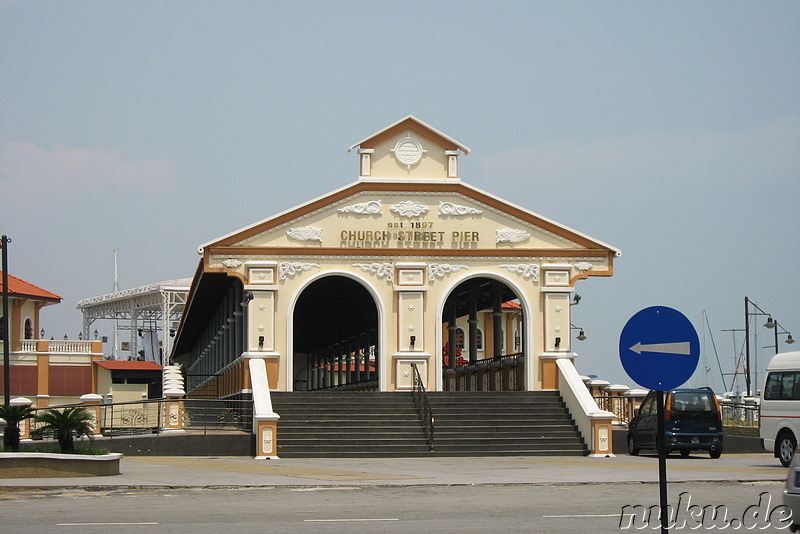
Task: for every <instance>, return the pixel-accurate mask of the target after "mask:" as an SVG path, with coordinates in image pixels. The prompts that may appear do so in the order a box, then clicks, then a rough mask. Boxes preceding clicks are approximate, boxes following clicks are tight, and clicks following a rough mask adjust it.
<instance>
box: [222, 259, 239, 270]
mask: <svg viewBox="0 0 800 534" xmlns="http://www.w3.org/2000/svg"><path fill="white" fill-rule="evenodd" d="M241 264H242V262H241V261H239V260H237V259H236V258H226V259H224V260H222V265H224V266H225V267H228V268H229V269H235V268H236V267H239V266H240V265H241Z"/></svg>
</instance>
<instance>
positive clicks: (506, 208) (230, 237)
mask: <svg viewBox="0 0 800 534" xmlns="http://www.w3.org/2000/svg"><path fill="white" fill-rule="evenodd" d="M365 191H386V192H419V193H425V192H433V193H437V192H441V193H456V194H460V195H462V196H463V197H464V198H469V199H472V200H475V201H477V202H480V203H483V204H486V205H490V206H494V207H495V208H497V209H499V210H501V211H503V212H505V213H507V214H509V215H511V216H513V217H516V218H518V219H520V220H522V221H524V222H527V223H529V224H532V225H534V226H538V227H540V228H542V229H544V230H546V231H548V232H552V233H554V234H556V235H559V236H562V237H564V238H566V239H569V240H571V241H573V242H575V243H577V244H578V245H579V246H582V247H585V248H586V249H594V250H604V251H605V252H609V253H611V254H612V256H615V257H619V256H621V255H622V252H621V251H620V250H619V249H618V248H616V247H614V246H612V245H609V244H607V243H604V242H602V241H599V240H597V239H595V238H593V237H590V236H588V235H586V234H583V233H581V232H579V231H577V230H575V229H573V228H570V227H568V226H565V225H563V224H561V223H558V222H556V221H553V220H552V219H548V218H547V217H544V216H543V215H539V214H537V213H534V212H532V211H530V210H528V209H526V208H523V207H521V206H517V205H516V204H513V203H511V202H509V201H507V200H503V199H501V198H499V197H497V196H495V195H492V194H491V193H487V192H485V191H482V190H481V189H478V188H477V187H474V186H472V185H469V184H467V183H466V182H463V181H462V182H457V183H456V182H454V183H442V184H428V183H425V184H416V183H393V182H370V183H366V182H355V183H352V184H350V185H347V186H344V187H342V188H340V189H337V190H334V191H332V192H330V193H328V194H326V195H323V196H321V197H317V198H316V199H314V200H311V201H308V202H306V203H304V204H300V205H299V206H295V207H294V208H291V209H289V210H286V211H283V212H281V213H279V214H277V215H273V216H272V217H269V218H267V219H263V220H261V221H258V222H256V223H254V224H251V225H249V226H246V227H244V228H240V229H239V230H236V231H234V232H232V233H229V234H227V235H224V236H222V237H219V238H217V239H215V240H213V241H209V242H207V243H204V244H202V245H200V247H199V248H198V252H199V253H200V254H204V253H205V252H206V251H207V250H208V249H209V248H216V247H226V246H235V245H236V244H237V243H238V242H240V241H241V240H243V239H247V238H248V237H251V236H253V235H256V234H259V233H261V232H264V231H266V230H268V229H269V228H273V227H276V226H278V225H281V224H284V223H286V222H289V221H291V220H294V219H297V218H299V217H302V216H304V215H308V214H310V213H312V212H314V211H317V210H320V209H322V208H324V207H326V206H329V205H331V204H332V203H335V202H338V201H340V200H342V199H346V198H349V197H352V196H354V195H357V194H359V193H363V192H365ZM401 250H403V251H404V255H408V254H414V253H417V254H418V253H421V252H424V253H425V254H426V255H437V254H438V255H448V254H451V251H448V250H438V249H401ZM224 252H225V253H233V251H224ZM262 252H263V251H262ZM290 252H291V253H297V250H293V251H290ZM316 253H318V254H322V253H329V254H348V255H352V254H359V253H364V254H374V250H373V249H333V250H324V249H316ZM515 253H517V254H519V253H521V252H520V250H515ZM522 253H524V251H523V252H522ZM539 253H541V251H539ZM491 254H496V252H494V251H491Z"/></svg>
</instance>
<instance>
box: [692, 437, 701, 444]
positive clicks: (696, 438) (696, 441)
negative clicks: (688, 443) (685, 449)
mask: <svg viewBox="0 0 800 534" xmlns="http://www.w3.org/2000/svg"><path fill="white" fill-rule="evenodd" d="M692 443H700V438H698V437H697V436H694V437H693V438H692Z"/></svg>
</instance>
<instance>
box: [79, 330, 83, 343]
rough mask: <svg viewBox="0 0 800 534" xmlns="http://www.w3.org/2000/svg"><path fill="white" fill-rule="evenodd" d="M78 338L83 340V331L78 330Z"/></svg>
mask: <svg viewBox="0 0 800 534" xmlns="http://www.w3.org/2000/svg"><path fill="white" fill-rule="evenodd" d="M78 339H79V340H80V341H83V332H78Z"/></svg>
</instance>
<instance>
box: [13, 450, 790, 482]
mask: <svg viewBox="0 0 800 534" xmlns="http://www.w3.org/2000/svg"><path fill="white" fill-rule="evenodd" d="M785 477H786V469H785V468H783V467H781V465H780V463H779V462H778V460H776V459H775V458H773V457H772V455H771V454H768V453H755V454H728V455H725V454H723V456H722V457H721V458H720V459H717V460H713V459H710V458H709V457H708V455H700V454H697V455H692V456H691V457H689V458H681V457H679V456H670V457H669V459H668V460H667V478H668V481H669V482H670V483H675V482H690V481H691V482H695V481H704V482H705V481H719V482H734V481H735V482H745V481H747V482H758V481H763V482H782V481H784V480H785ZM587 482H589V483H591V482H597V483H607V482H639V483H657V482H658V459H657V457H656V456H654V455H652V456H637V457H633V456H628V455H618V456H616V457H602V458H598V457H586V456H508V457H461V458H292V459H273V460H256V459H253V458H250V457H241V456H226V457H207V456H203V457H199V456H192V457H189V456H127V457H124V458H123V459H122V460H121V462H120V474H119V475H112V476H101V477H80V478H25V479H22V478H5V479H3V478H0V490H8V489H11V488H51V489H55V488H94V489H99V488H104V489H110V488H142V487H145V488H226V487H240V488H265V487H279V486H291V487H324V486H359V487H363V486H409V485H447V486H450V485H501V484H540V485H548V484H578V483H587Z"/></svg>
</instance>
